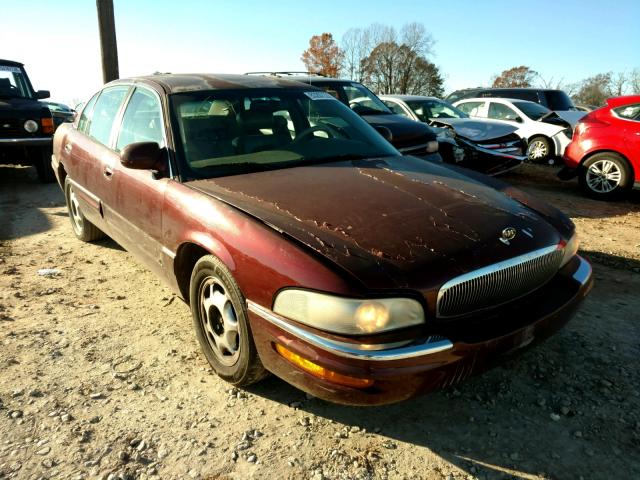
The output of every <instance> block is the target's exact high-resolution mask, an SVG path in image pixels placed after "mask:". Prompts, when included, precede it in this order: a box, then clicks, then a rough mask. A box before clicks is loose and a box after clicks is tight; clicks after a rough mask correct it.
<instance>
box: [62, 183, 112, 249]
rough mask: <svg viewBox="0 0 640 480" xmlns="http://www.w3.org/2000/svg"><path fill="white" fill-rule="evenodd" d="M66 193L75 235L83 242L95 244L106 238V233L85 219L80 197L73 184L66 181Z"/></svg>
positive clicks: (68, 210)
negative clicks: (79, 200)
mask: <svg viewBox="0 0 640 480" xmlns="http://www.w3.org/2000/svg"><path fill="white" fill-rule="evenodd" d="M64 193H65V197H66V200H67V212H68V213H69V220H70V221H71V228H72V229H73V233H74V234H75V235H76V237H78V238H79V239H80V240H82V241H83V242H93V241H94V240H100V239H101V238H104V236H105V235H104V233H103V232H102V230H100V229H99V228H98V227H96V226H95V225H94V224H93V223H91V222H90V221H89V220H87V219H86V218H85V216H84V215H83V214H82V209H81V208H80V202H78V196H77V194H76V191H75V188H74V187H73V185H72V184H71V182H69V181H68V179H67V181H65V184H64Z"/></svg>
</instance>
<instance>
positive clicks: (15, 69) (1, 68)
mask: <svg viewBox="0 0 640 480" xmlns="http://www.w3.org/2000/svg"><path fill="white" fill-rule="evenodd" d="M0 72H14V73H21V70H20V68H18V67H11V66H9V65H0Z"/></svg>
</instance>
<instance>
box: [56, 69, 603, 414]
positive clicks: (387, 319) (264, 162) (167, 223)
mask: <svg viewBox="0 0 640 480" xmlns="http://www.w3.org/2000/svg"><path fill="white" fill-rule="evenodd" d="M52 166H53V168H54V171H55V172H56V175H57V178H58V180H59V182H60V185H61V186H62V188H63V189H64V193H65V196H66V199H67V207H68V210H69V218H70V220H71V226H72V228H73V232H74V233H75V235H76V236H77V237H78V238H79V239H80V240H84V241H92V240H96V239H98V238H100V237H101V236H103V235H104V234H107V235H109V236H111V237H112V238H113V239H114V240H115V241H117V242H118V243H120V244H121V245H122V246H124V247H125V248H126V249H127V250H129V251H131V252H132V254H133V255H134V256H135V257H137V258H138V259H139V260H140V261H141V262H142V263H144V264H145V265H146V266H147V267H148V268H149V269H150V270H152V271H153V272H155V273H156V274H157V275H158V276H159V277H160V278H162V279H163V280H164V281H165V282H167V283H168V284H169V285H170V286H171V287H172V288H173V289H174V290H175V291H176V292H177V293H178V294H180V295H181V297H182V298H183V299H184V300H185V301H186V302H187V303H188V304H189V305H190V306H191V313H192V316H193V321H194V326H195V331H196V335H197V338H198V340H199V342H200V345H201V347H202V350H203V352H204V355H205V356H206V358H207V360H208V361H209V363H210V364H211V365H212V367H213V369H214V370H215V371H216V372H217V373H218V375H219V376H220V377H222V378H223V379H225V380H227V381H229V382H231V383H233V384H235V385H248V384H250V383H252V382H256V381H258V380H260V379H261V378H262V377H263V376H264V375H265V374H266V373H267V372H272V373H274V374H276V375H278V376H279V377H281V378H283V379H285V380H286V381H288V382H290V383H292V384H293V385H295V386H297V387H299V388H301V389H302V390H305V391H307V392H309V393H311V394H313V395H315V396H317V397H320V398H323V399H327V400H332V401H336V402H342V403H350V404H382V403H389V402H394V401H399V400H403V399H405V398H408V397H410V396H412V395H416V394H418V393H421V392H426V391H429V390H433V389H437V388H443V387H445V386H448V385H451V384H453V383H456V382H459V381H461V380H463V379H465V378H467V377H468V376H469V375H471V374H473V373H478V372H480V371H482V370H484V369H486V368H488V367H489V366H491V365H492V364H493V363H494V362H495V361H496V360H498V359H500V358H502V357H503V356H504V355H507V354H511V353H513V352H519V351H521V350H522V349H523V348H524V347H527V346H529V345H532V344H533V343H536V342H538V341H540V340H542V339H544V338H546V337H548V336H549V335H551V334H552V333H553V332H555V331H556V330H558V329H559V328H560V327H561V326H562V325H564V324H565V323H566V322H567V321H568V320H569V319H570V318H571V315H572V313H573V312H574V311H575V309H576V307H577V306H578V304H579V303H580V301H581V300H582V299H583V298H584V296H585V295H586V294H587V292H588V291H589V289H590V287H591V284H592V281H591V268H590V266H589V263H588V262H587V261H585V260H584V259H582V258H581V257H580V256H579V255H576V251H577V248H578V241H577V238H576V234H575V228H574V225H573V223H572V222H571V220H569V219H568V218H567V217H566V216H565V215H563V214H562V213H561V212H559V211H558V210H556V209H555V208H553V207H551V206H549V205H547V204H545V203H543V202H541V201H539V200H537V199H535V198H532V197H530V196H528V195H526V194H525V193H523V192H520V191H518V190H516V189H514V188H512V187H510V186H507V185H505V184H503V183H501V182H499V181H498V180H495V179H493V178H492V177H486V176H484V175H481V174H479V173H476V172H473V171H469V170H463V169H459V168H456V167H448V166H445V165H442V164H436V163H434V162H429V161H426V160H424V159H421V158H418V157H413V156H405V155H402V154H401V153H400V152H398V150H396V149H395V148H394V147H393V146H392V145H391V144H390V143H388V142H387V141H386V140H385V139H384V138H383V137H382V136H381V135H380V134H379V133H378V132H376V130H374V129H373V127H371V126H370V125H369V124H368V123H367V122H365V121H364V120H363V119H362V118H360V117H359V116H358V115H357V114H356V113H354V112H353V111H352V110H351V109H350V108H349V107H347V106H345V105H343V104H342V103H341V102H339V101H338V100H336V99H335V98H334V97H333V96H331V95H330V94H328V93H326V92H324V91H322V90H319V89H318V88H316V87H312V86H309V85H305V84H303V83H298V82H291V81H287V80H283V79H280V78H273V77H250V76H245V75H235V76H234V75H215V76H214V75H157V76H152V77H141V78H135V79H129V80H118V81H116V82H112V83H110V84H108V85H106V86H105V87H104V88H103V89H102V91H100V92H98V93H97V94H96V95H94V97H93V98H92V99H91V100H90V101H89V102H88V103H87V104H86V106H85V107H84V109H83V110H82V112H81V114H80V115H79V117H78V119H77V120H76V122H75V123H74V124H63V125H62V126H61V127H60V128H59V129H58V130H57V132H56V134H55V137H54V153H53V157H52ZM103 232H104V233H103ZM129 288H135V286H130V287H129ZM163 321H166V322H170V321H172V320H171V319H163ZM105 328H109V327H108V325H105ZM132 341H135V339H132Z"/></svg>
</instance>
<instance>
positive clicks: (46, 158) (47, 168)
mask: <svg viewBox="0 0 640 480" xmlns="http://www.w3.org/2000/svg"><path fill="white" fill-rule="evenodd" d="M31 156H32V157H33V158H31V161H32V162H33V164H34V165H35V167H36V172H37V173H38V180H40V182H41V183H53V182H55V181H56V174H55V173H54V172H53V168H52V167H51V148H50V147H43V148H38V149H34V150H33V151H32V152H31Z"/></svg>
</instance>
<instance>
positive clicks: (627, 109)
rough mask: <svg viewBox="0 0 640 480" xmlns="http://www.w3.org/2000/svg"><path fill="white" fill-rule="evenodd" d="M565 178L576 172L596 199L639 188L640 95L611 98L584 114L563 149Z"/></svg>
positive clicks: (586, 189)
mask: <svg viewBox="0 0 640 480" xmlns="http://www.w3.org/2000/svg"><path fill="white" fill-rule="evenodd" d="M563 160H564V163H565V168H564V169H563V170H562V171H561V172H560V173H559V174H558V175H559V177H560V178H561V179H563V180H568V179H570V178H573V177H575V176H577V177H578V180H579V181H580V186H581V187H582V189H583V190H584V191H585V193H586V194H587V195H589V196H591V197H594V198H597V199H603V200H606V199H609V198H614V197H617V196H620V195H621V194H623V193H624V192H626V191H628V190H630V189H631V188H640V95H630V96H626V97H617V98H610V99H609V100H607V106H606V107H602V108H599V109H598V110H594V111H593V112H591V113H589V114H587V115H585V116H584V117H582V119H581V120H580V122H579V123H578V125H577V126H576V128H575V130H574V132H573V139H572V141H571V143H570V144H569V145H568V146H567V148H566V149H565V151H564V156H563Z"/></svg>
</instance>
